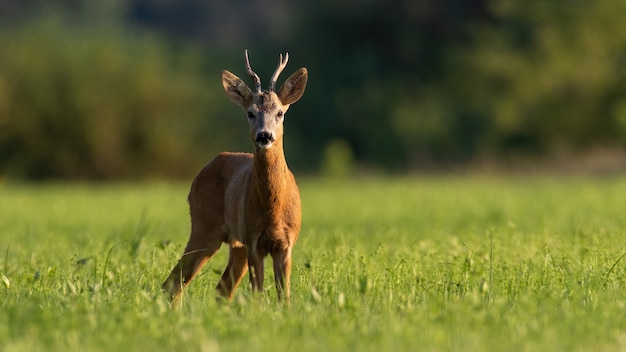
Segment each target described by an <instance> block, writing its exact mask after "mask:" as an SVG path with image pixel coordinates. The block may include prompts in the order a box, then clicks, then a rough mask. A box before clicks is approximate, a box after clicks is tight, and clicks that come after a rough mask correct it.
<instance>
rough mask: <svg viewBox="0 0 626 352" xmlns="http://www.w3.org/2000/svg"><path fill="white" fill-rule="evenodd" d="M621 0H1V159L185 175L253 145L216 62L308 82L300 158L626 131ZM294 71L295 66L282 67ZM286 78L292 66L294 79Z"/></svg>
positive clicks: (383, 156)
mask: <svg viewBox="0 0 626 352" xmlns="http://www.w3.org/2000/svg"><path fill="white" fill-rule="evenodd" d="M625 16H626V2H619V1H610V0H596V1H590V0H567V1H565V2H552V1H526V2H524V1H513V0H497V1H496V0H493V1H488V0H470V1H468V0H423V1H417V0H384V1H383V0H359V1H356V0H344V1H335V0H332V1H331V0H318V1H315V2H309V1H304V0H295V1H287V0H271V1H268V0H233V1H225V0H220V1H199V0H179V1H173V0H158V1H152V0H127V1H123V0H104V1H95V0H58V1H56V2H54V3H53V4H50V3H49V2H47V1H43V0H28V1H22V2H15V1H12V0H0V174H4V175H10V176H13V177H20V178H27V179H49V178H82V179H87V178H90V179H112V178H120V177H121V178H141V177H189V176H190V175H192V174H193V173H195V172H196V171H197V170H198V169H199V168H200V167H201V166H202V165H204V163H205V162H206V161H208V160H209V159H210V158H211V157H212V156H213V155H214V154H215V153H217V152H219V151H222V150H242V151H246V150H250V149H251V144H250V141H249V140H248V137H247V123H246V119H245V115H244V114H243V112H241V111H239V108H237V107H236V106H234V105H232V104H231V103H230V102H229V101H228V99H227V98H226V97H225V95H224V93H223V92H222V88H221V84H220V72H221V70H222V69H228V70H230V71H232V72H234V73H236V74H238V75H239V76H240V77H242V78H244V79H246V80H247V77H245V76H246V75H245V70H244V65H243V49H244V48H248V49H249V51H250V56H251V61H252V65H253V67H254V69H255V70H256V71H257V72H258V73H259V74H260V75H261V77H262V80H263V82H264V84H267V80H268V77H269V75H270V74H271V73H272V72H273V70H274V68H275V65H276V62H277V57H278V53H279V52H284V51H289V52H290V54H291V55H290V56H291V61H290V64H289V66H288V68H287V70H286V71H294V70H295V69H297V68H298V67H300V66H307V68H308V69H309V72H310V80H309V86H308V87H307V92H306V93H305V96H304V98H303V99H302V100H301V101H300V102H298V103H297V104H295V105H294V106H293V107H292V108H291V109H290V112H289V114H288V116H287V122H286V124H287V125H288V126H287V134H286V142H285V143H286V153H287V154H288V155H287V158H288V160H289V163H290V165H292V167H294V168H295V169H297V170H300V171H304V172H318V171H320V170H321V171H324V172H327V173H335V174H345V173H346V172H349V170H350V168H351V167H352V164H353V163H354V164H356V165H362V166H365V167H367V168H376V169H384V170H409V169H414V168H420V167H426V166H428V167H430V166H437V165H440V164H448V163H466V162H471V161H472V160H476V159H480V158H484V157H492V158H496V159H497V158H508V157H510V156H516V155H523V156H531V157H544V156H546V155H549V154H550V153H551V152H553V151H554V150H560V149H566V150H572V151H574V152H575V151H577V150H583V149H585V148H589V147H594V146H608V147H612V148H619V149H623V148H624V146H626V81H625V80H624V76H625V75H624V73H625V71H624V70H625V69H624V67H626V66H625V65H624V63H625V61H626V22H624V21H623V18H624V17H625ZM290 73H291V72H286V73H285V76H286V75H288V74H290ZM283 78H284V77H283Z"/></svg>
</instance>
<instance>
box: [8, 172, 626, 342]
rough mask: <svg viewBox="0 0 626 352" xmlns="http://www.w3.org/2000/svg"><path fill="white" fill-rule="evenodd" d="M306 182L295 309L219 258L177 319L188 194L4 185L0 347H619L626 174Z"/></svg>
mask: <svg viewBox="0 0 626 352" xmlns="http://www.w3.org/2000/svg"><path fill="white" fill-rule="evenodd" d="M299 183H300V188H301V193H302V200H303V219H304V222H303V228H302V232H301V233H300V239H299V241H298V243H297V245H296V247H295V249H294V253H293V256H294V264H293V273H292V301H291V304H290V306H285V305H283V304H281V303H279V302H277V301H276V297H275V289H274V287H273V284H272V282H273V279H272V275H271V270H268V274H267V275H266V276H267V277H266V292H265V293H264V294H260V295H254V294H252V292H251V291H250V289H249V287H248V285H247V284H248V279H247V278H246V279H245V280H244V283H243V284H242V286H241V287H240V288H239V290H238V291H237V294H236V297H235V299H234V301H233V302H232V303H230V304H224V303H218V302H216V301H215V299H214V298H215V294H214V287H215V285H216V283H217V280H218V279H219V276H220V275H221V271H222V270H223V268H224V266H225V263H226V259H227V255H228V251H227V250H225V249H226V247H223V248H222V251H220V252H219V253H218V255H217V256H216V257H215V258H214V259H213V260H212V261H211V262H209V263H208V264H207V265H206V266H205V267H204V269H203V271H202V274H201V275H200V276H199V277H198V278H197V279H196V280H195V281H194V282H193V283H192V284H191V286H190V288H189V289H188V290H187V291H186V293H185V294H184V298H183V302H182V306H181V308H180V309H178V310H172V309H170V307H169V306H168V303H167V302H166V300H165V299H164V298H163V297H162V295H161V294H160V292H159V291H160V285H161V283H162V281H163V280H164V279H165V277H166V276H167V274H169V271H170V270H171V268H172V266H173V265H174V264H175V262H176V260H177V259H178V257H179V256H180V254H181V253H182V250H183V247H184V245H185V243H186V241H187V238H188V233H189V218H188V208H187V203H186V195H187V190H188V184H182V183H181V184H168V183H159V182H152V183H137V184H104V185H94V184H43V185H40V184H15V183H12V182H5V183H4V184H3V185H2V186H0V350H1V351H6V352H9V351H116V350H122V351H131V350H146V351H148V350H149V351H166V350H174V349H176V350H180V351H240V350H244V349H245V350H248V351H287V350H294V349H295V350H298V351H300V352H304V351H326V350H330V351H417V350H423V351H457V350H461V351H486V350H498V351H596V350H602V351H624V350H626V258H624V255H625V254H626V215H625V214H626V178H620V177H612V178H585V177H579V178H559V177H518V178H498V177H478V176H470V177H461V176H451V177H417V178H389V179H382V178H381V179H356V180H347V181H345V182H344V181H329V180H320V179H306V178H302V179H300V180H299ZM269 265H271V262H270V261H269V259H268V261H267V262H266V268H267V269H270V268H268V266H269Z"/></svg>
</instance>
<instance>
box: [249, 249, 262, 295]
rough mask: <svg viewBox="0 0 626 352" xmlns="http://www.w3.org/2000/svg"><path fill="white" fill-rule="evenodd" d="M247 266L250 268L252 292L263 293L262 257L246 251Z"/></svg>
mask: <svg viewBox="0 0 626 352" xmlns="http://www.w3.org/2000/svg"><path fill="white" fill-rule="evenodd" d="M248 265H249V266H250V283H251V284H252V290H253V291H257V292H263V256H260V255H259V254H258V253H255V252H254V251H252V250H250V251H248Z"/></svg>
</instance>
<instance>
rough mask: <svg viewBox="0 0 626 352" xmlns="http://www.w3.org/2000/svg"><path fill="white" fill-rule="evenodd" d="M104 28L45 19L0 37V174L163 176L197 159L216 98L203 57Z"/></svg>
mask: <svg viewBox="0 0 626 352" xmlns="http://www.w3.org/2000/svg"><path fill="white" fill-rule="evenodd" d="M104 23H105V24H102V23H92V24H91V25H86V24H85V23H82V24H80V23H76V22H72V21H66V20H65V18H64V17H63V16H52V17H50V16H46V17H38V18H35V19H33V20H30V21H27V22H25V23H22V24H20V25H16V26H13V27H11V28H4V30H2V31H1V32H0V42H1V43H2V44H3V45H2V46H3V48H2V50H1V51H0V62H1V63H2V64H1V65H0V160H2V163H0V167H1V168H2V169H1V170H0V172H5V173H8V174H10V175H13V176H17V177H24V178H30V179H42V178H92V179H110V178H117V177H125V178H129V177H130V178H134V177H146V176H151V175H159V176H170V177H171V176H180V175H188V174H189V173H190V170H189V169H190V167H192V166H191V165H190V161H191V162H193V161H194V160H195V161H196V162H197V164H196V165H195V166H193V167H194V168H198V167H199V164H201V163H202V162H198V159H199V158H200V152H196V151H194V149H191V148H192V147H196V148H197V147H198V145H197V144H196V145H194V144H195V143H197V142H198V141H202V138H203V136H201V135H199V132H198V129H199V128H200V129H201V130H206V126H205V125H206V124H207V122H206V121H204V120H203V118H206V116H210V115H214V114H215V106H214V105H212V102H213V100H214V99H215V96H216V95H218V94H219V97H220V98H222V95H223V93H221V87H220V86H218V85H214V86H209V85H208V82H209V81H208V80H207V79H206V77H203V75H202V72H203V69H202V64H203V62H202V60H203V56H202V55H200V53H199V52H197V51H193V50H187V49H184V48H183V49H181V50H178V51H175V52H174V51H172V50H169V48H168V47H167V44H166V43H164V42H163V41H161V40H159V39H158V38H156V37H154V36H150V35H145V34H142V33H138V32H133V31H130V30H127V29H124V27H123V26H122V27H121V28H120V27H118V26H114V25H107V24H106V22H104ZM173 53H174V54H173ZM215 76H216V78H217V77H219V76H218V75H215ZM215 83H217V82H215ZM210 140H211V139H209V140H208V141H209V143H207V142H203V143H200V144H201V145H202V146H204V147H205V148H210V144H211V143H210ZM207 144H208V145H209V146H207ZM205 153H206V150H204V151H202V152H201V154H203V155H204V154H205ZM202 158H203V159H205V158H204V157H202ZM190 159H191V160H190Z"/></svg>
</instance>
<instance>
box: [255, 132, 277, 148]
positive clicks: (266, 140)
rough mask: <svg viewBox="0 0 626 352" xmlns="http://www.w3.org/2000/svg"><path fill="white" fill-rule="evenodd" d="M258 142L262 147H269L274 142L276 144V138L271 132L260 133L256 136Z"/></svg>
mask: <svg viewBox="0 0 626 352" xmlns="http://www.w3.org/2000/svg"><path fill="white" fill-rule="evenodd" d="M256 142H257V143H258V144H259V145H260V146H267V145H269V144H271V143H272V142H274V136H272V134H271V133H269V132H265V131H264V132H259V133H257V135H256Z"/></svg>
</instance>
